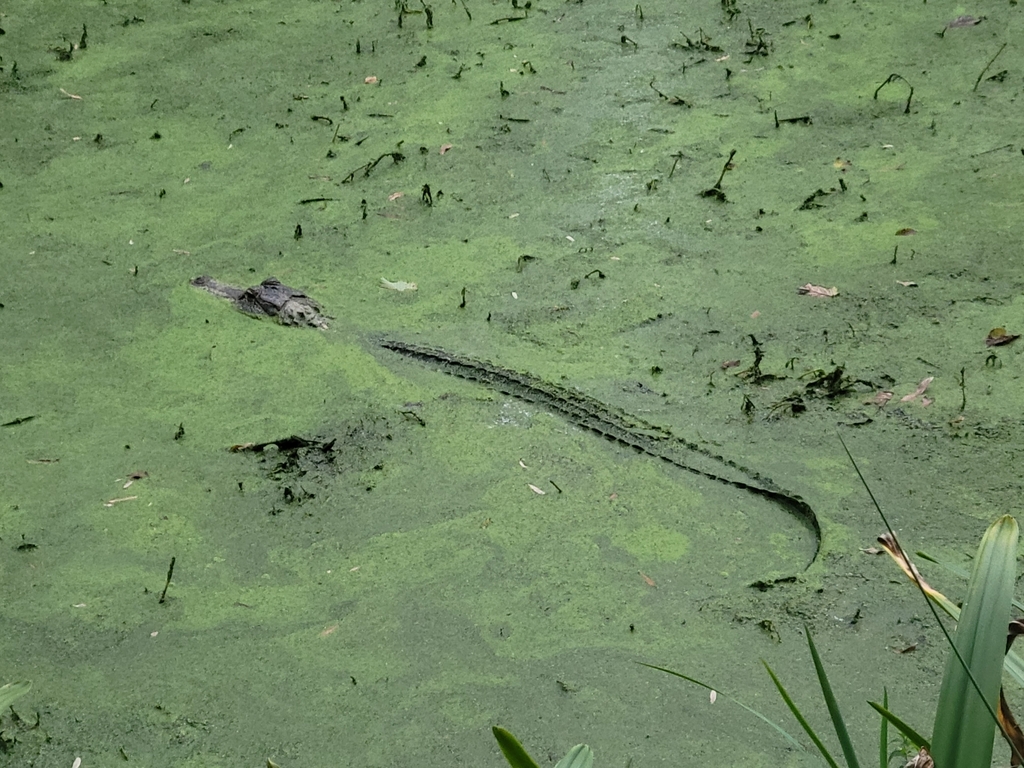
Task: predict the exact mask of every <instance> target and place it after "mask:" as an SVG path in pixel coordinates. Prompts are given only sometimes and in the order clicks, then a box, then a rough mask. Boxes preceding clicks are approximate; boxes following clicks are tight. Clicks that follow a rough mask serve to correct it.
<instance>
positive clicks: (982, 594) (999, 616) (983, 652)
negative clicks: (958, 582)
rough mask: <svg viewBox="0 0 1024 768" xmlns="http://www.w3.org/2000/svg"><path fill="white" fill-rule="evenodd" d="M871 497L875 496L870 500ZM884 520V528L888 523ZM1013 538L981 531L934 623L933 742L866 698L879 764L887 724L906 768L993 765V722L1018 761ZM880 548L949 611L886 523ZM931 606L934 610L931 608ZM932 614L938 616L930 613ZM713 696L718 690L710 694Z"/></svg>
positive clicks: (997, 527)
mask: <svg viewBox="0 0 1024 768" xmlns="http://www.w3.org/2000/svg"><path fill="white" fill-rule="evenodd" d="M858 474H859V471H858ZM869 493H870V489H869ZM872 500H874V499H873V498H872ZM876 506H877V503H876ZM879 512H881V510H879ZM883 519H884V515H883ZM886 525H887V527H888V523H887V524H886ZM1018 538H1019V530H1018V526H1017V522H1016V520H1014V519H1013V518H1012V517H1010V516H1009V515H1004V516H1003V517H1001V518H999V519H998V520H996V521H995V522H994V523H993V524H992V525H991V526H990V527H989V528H988V530H987V531H986V532H985V535H984V537H983V538H982V541H981V545H980V546H979V548H978V554H977V557H976V558H975V561H974V570H973V573H972V574H971V577H970V581H969V583H968V588H967V596H966V599H965V600H964V605H963V608H962V609H960V610H958V611H956V613H957V614H958V616H957V617H958V619H959V621H958V623H957V627H956V631H955V636H954V637H950V635H949V633H948V632H947V631H946V629H945V627H944V626H943V625H942V623H941V621H940V622H939V625H940V627H942V630H943V632H944V633H945V634H946V637H947V639H948V640H949V642H950V645H951V653H950V655H949V658H948V660H947V663H946V669H945V672H944V674H943V678H942V687H941V689H940V693H939V703H938V708H937V711H936V715H935V721H934V724H933V727H932V739H931V740H930V741H929V740H928V739H926V738H925V737H923V736H922V735H921V734H920V733H919V732H918V731H917V730H915V729H914V728H913V727H912V726H910V725H909V724H907V723H906V722H905V721H904V720H903V719H901V718H900V717H898V716H896V715H895V714H893V713H892V712H890V711H889V709H888V695H887V693H885V694H883V700H882V703H881V704H879V703H877V702H869V704H870V706H871V707H873V708H874V709H875V711H877V712H878V713H879V714H880V715H881V726H880V732H879V750H878V760H879V766H880V768H886V767H887V766H888V763H889V753H888V735H889V728H888V727H889V725H892V726H894V727H895V728H896V729H897V730H898V731H899V732H900V733H901V734H902V735H903V736H904V738H906V739H907V741H908V742H909V743H911V744H913V745H914V747H915V748H916V749H917V750H919V751H918V754H917V756H916V757H914V758H913V759H912V760H911V761H910V762H909V763H908V764H907V765H908V768H910V767H912V768H932V767H933V766H938V768H989V766H991V762H992V749H993V740H994V735H995V730H996V728H997V727H999V729H1000V731H1001V733H1002V734H1003V736H1004V737H1005V738H1006V740H1007V742H1008V743H1009V744H1010V747H1011V750H1012V752H1013V759H1012V763H1011V764H1012V765H1014V766H1017V765H1021V764H1022V759H1024V733H1022V732H1021V730H1020V729H1019V728H1018V727H1017V724H1016V722H1015V721H1014V719H1013V715H1012V714H1011V713H1010V711H1009V707H1008V706H1007V705H1006V702H1005V698H1004V697H1002V695H1001V687H1000V681H1001V677H1002V670H1003V665H1004V656H1005V654H1006V652H1007V651H1008V650H1009V646H1010V644H1011V643H1012V642H1013V640H1014V638H1015V637H1017V636H1018V635H1020V634H1024V621H1014V622H1012V623H1011V622H1010V609H1011V605H1012V602H1013V587H1014V582H1015V577H1016V555H1017V542H1018ZM890 547H892V548H890ZM887 549H889V551H890V554H892V555H893V557H894V558H896V559H897V562H900V564H901V567H903V568H904V570H905V571H906V572H907V573H908V575H910V576H911V577H912V579H913V580H914V582H915V583H916V584H917V586H918V588H919V589H920V590H921V592H922V594H924V595H925V596H926V598H928V600H929V606H930V607H932V602H933V601H934V602H937V603H939V604H940V605H942V604H943V602H944V603H945V604H947V611H948V610H949V608H953V609H954V610H955V608H956V607H955V606H954V605H953V604H952V603H951V602H950V601H948V600H947V599H946V598H945V597H944V596H943V595H942V594H941V593H939V592H937V591H936V590H934V589H931V588H930V587H928V585H927V584H926V583H925V582H924V581H923V580H922V579H921V578H920V575H919V574H918V573H917V570H916V568H915V567H914V566H913V565H912V564H911V563H910V561H909V559H907V558H906V556H905V555H903V551H902V549H900V547H899V544H898V543H896V539H895V535H894V534H893V533H892V529H891V528H890V529H889V541H888V543H887ZM894 550H895V551H894ZM897 553H898V555H897ZM901 558H902V562H901ZM932 610H933V613H934V607H932ZM935 617H936V620H937V621H938V615H937V614H935ZM806 634H807V644H808V647H809V649H810V652H811V658H812V660H813V663H814V669H815V673H816V675H817V679H818V685H819V687H820V689H821V692H822V696H823V698H824V700H825V705H826V709H827V710H828V713H829V718H830V720H831V726H832V730H833V732H834V733H835V736H836V738H837V740H838V742H839V745H840V748H841V749H842V755H843V760H844V762H845V763H846V765H847V766H848V768H860V760H859V758H858V755H857V751H856V748H855V746H854V743H853V740H852V738H851V737H850V734H849V731H848V729H847V726H846V721H845V719H844V717H843V715H842V712H841V710H840V707H839V703H838V701H837V700H836V697H835V695H834V694H833V691H832V686H831V683H830V681H829V678H828V675H827V673H826V671H825V667H824V664H823V662H822V660H821V657H820V655H819V654H818V650H817V648H816V646H815V645H814V639H813V637H812V636H811V633H810V631H809V630H808V631H806ZM762 663H763V664H764V666H765V669H766V670H767V671H768V674H769V676H770V677H771V679H772V682H773V683H774V684H775V687H776V688H777V690H778V691H779V695H780V696H781V697H782V699H783V701H784V702H785V704H786V706H787V707H788V708H789V710H790V712H791V713H792V714H793V716H794V717H795V718H796V720H797V722H798V723H799V724H800V726H801V728H802V729H803V730H804V732H805V733H806V734H807V736H808V737H809V738H810V739H811V741H812V742H813V744H814V746H815V747H816V749H817V750H818V752H819V753H820V755H821V757H822V758H823V760H824V761H825V763H826V764H827V765H828V766H830V768H839V762H838V761H837V760H836V758H835V757H834V756H833V755H832V753H831V752H830V750H829V749H828V747H827V746H826V745H825V743H824V740H823V739H822V738H821V736H819V734H818V732H817V731H816V730H815V728H814V727H813V726H812V725H811V723H810V722H809V721H808V720H807V718H806V717H805V716H804V714H803V712H802V711H801V709H800V707H799V706H798V705H797V703H796V702H795V701H794V700H793V698H792V697H791V696H790V695H789V692H788V691H787V690H786V688H785V686H784V685H783V684H782V681H781V680H780V679H779V678H778V676H777V675H776V674H775V672H774V671H773V670H772V669H771V667H770V666H769V665H768V664H767V663H766V662H762ZM644 666H648V667H651V668H652V669H657V670H660V671H662V672H666V673H668V674H671V675H674V676H676V677H680V678H682V679H684V680H687V681H688V682H691V683H693V684H695V685H699V686H701V687H703V688H706V689H708V690H709V691H715V689H714V688H713V687H712V686H710V685H708V684H707V683H704V682H701V681H699V680H696V679H694V678H692V677H688V676H687V675H684V674H682V673H679V672H676V671H674V670H671V669H667V668H665V667H659V666H655V665H653V664H644ZM716 695H721V694H717V692H716ZM724 698H727V699H728V698H729V697H728V696H724ZM733 701H734V702H735V703H736V704H738V705H739V706H741V707H743V708H744V709H746V710H747V711H748V712H750V713H752V714H754V715H755V716H757V717H758V718H760V719H761V720H763V721H764V722H765V723H767V724H769V725H770V726H771V727H772V728H774V729H775V730H776V731H777V732H778V733H779V734H780V735H782V736H783V737H784V738H785V739H786V740H787V741H788V742H789V743H790V744H791V745H793V746H797V747H800V748H801V749H802V747H801V745H800V744H799V742H797V740H796V739H795V738H794V737H793V736H792V735H790V734H789V733H788V732H786V731H785V729H783V728H782V727H781V726H779V725H777V724H776V723H773V722H772V721H771V720H770V719H769V718H767V717H766V716H764V715H763V714H761V713H760V712H757V711H756V710H754V709H752V708H751V707H748V706H746V705H745V704H743V703H741V702H739V701H735V700H733ZM997 711H998V713H999V714H998V715H997ZM494 735H495V738H496V739H497V740H498V744H499V746H500V747H501V750H502V752H503V754H504V755H505V758H506V759H507V760H508V762H509V764H510V765H511V766H512V768H537V764H536V763H535V762H534V761H533V760H532V758H530V756H529V755H528V754H527V753H526V751H525V750H524V749H523V747H522V745H521V744H519V742H518V741H517V740H516V739H515V737H514V736H512V734H511V733H509V732H508V731H506V730H504V729H501V728H495V729H494ZM592 763H593V754H592V752H591V751H590V749H589V748H588V747H586V746H585V745H578V746H577V747H574V748H573V750H571V751H570V753H569V754H568V755H566V756H565V758H563V759H562V760H561V761H560V762H559V763H558V766H556V768H570V767H571V768H590V766H591V765H592Z"/></svg>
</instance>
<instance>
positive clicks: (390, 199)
mask: <svg viewBox="0 0 1024 768" xmlns="http://www.w3.org/2000/svg"><path fill="white" fill-rule="evenodd" d="M404 195H405V192H392V193H391V194H390V195H388V202H389V203H393V202H395V200H397V199H398V198H400V197H402V196H404Z"/></svg>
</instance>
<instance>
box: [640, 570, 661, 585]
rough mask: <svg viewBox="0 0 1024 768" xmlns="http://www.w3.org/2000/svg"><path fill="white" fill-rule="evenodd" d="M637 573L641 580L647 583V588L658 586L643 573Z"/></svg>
mask: <svg viewBox="0 0 1024 768" xmlns="http://www.w3.org/2000/svg"><path fill="white" fill-rule="evenodd" d="M637 573H639V574H640V575H641V576H642V577H643V580H644V581H646V582H647V586H648V587H656V586H658V585H657V584H655V583H654V579H652V578H651V577H650V576H648V575H647V574H646V573H644V572H643V571H637Z"/></svg>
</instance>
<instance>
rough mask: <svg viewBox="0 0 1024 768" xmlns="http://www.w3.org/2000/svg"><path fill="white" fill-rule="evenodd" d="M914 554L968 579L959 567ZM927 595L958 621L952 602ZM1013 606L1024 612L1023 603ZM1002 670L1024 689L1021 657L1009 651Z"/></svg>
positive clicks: (932, 593)
mask: <svg viewBox="0 0 1024 768" xmlns="http://www.w3.org/2000/svg"><path fill="white" fill-rule="evenodd" d="M916 554H917V556H918V557H920V558H923V559H924V560H927V561H928V562H930V563H935V564H936V565H941V566H942V567H943V568H945V569H946V570H948V571H950V572H952V573H955V574H957V575H958V576H962V577H963V578H965V579H967V578H969V576H970V575H969V574H968V573H967V571H965V570H964V569H963V568H960V567H959V566H955V565H950V564H949V563H946V562H944V561H941V560H938V559H937V558H934V557H932V556H931V555H929V554H927V553H926V552H920V551H919V552H917V553H916ZM927 594H928V597H929V599H931V600H932V602H934V603H935V604H936V605H937V606H939V607H940V608H941V609H942V610H944V611H945V612H946V613H947V614H949V615H950V616H951V617H953V620H954V621H960V608H959V607H958V606H957V605H955V604H954V603H953V602H952V601H950V600H949V598H947V597H946V596H945V595H943V594H942V593H941V592H938V591H937V590H932V591H930V592H927ZM1013 605H1014V606H1015V607H1016V608H1019V609H1020V610H1024V603H1021V602H1019V601H1017V600H1016V599H1015V600H1014V601H1013ZM1003 668H1004V669H1005V670H1006V671H1007V672H1009V673H1010V677H1012V678H1013V679H1014V680H1016V681H1017V683H1018V684H1019V685H1020V686H1022V687H1024V660H1022V659H1021V657H1020V656H1019V655H1018V654H1017V652H1016V651H1009V652H1008V653H1007V654H1006V657H1005V658H1004V659H1003Z"/></svg>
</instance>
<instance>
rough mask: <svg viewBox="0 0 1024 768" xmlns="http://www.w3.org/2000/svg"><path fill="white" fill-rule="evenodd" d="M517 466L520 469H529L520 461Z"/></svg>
mask: <svg viewBox="0 0 1024 768" xmlns="http://www.w3.org/2000/svg"><path fill="white" fill-rule="evenodd" d="M519 466H520V467H522V468H523V469H529V467H527V466H526V464H525V463H524V462H523V460H522V459H520V460H519Z"/></svg>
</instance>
